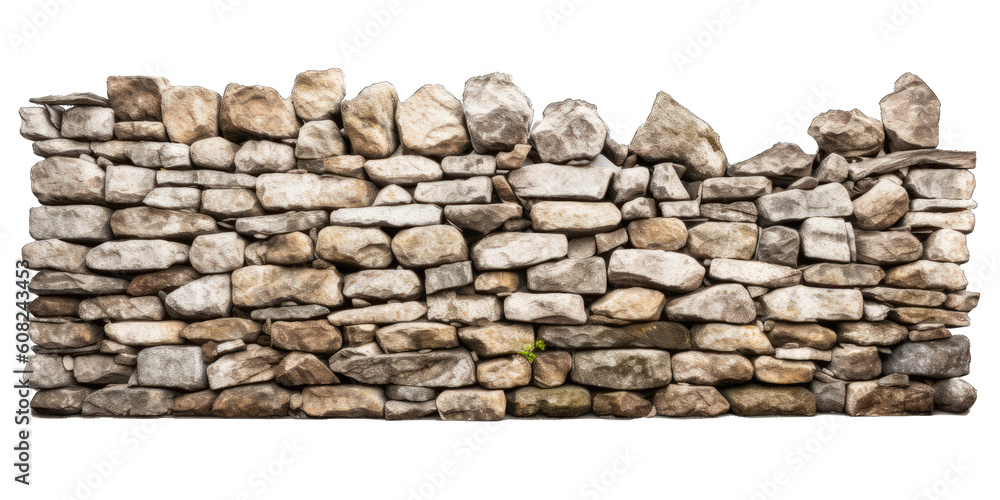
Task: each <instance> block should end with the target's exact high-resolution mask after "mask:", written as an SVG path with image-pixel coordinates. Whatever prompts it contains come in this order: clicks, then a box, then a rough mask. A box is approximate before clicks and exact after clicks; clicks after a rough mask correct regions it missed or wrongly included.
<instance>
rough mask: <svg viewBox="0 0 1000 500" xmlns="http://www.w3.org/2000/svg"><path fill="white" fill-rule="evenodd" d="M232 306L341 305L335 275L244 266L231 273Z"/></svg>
mask: <svg viewBox="0 0 1000 500" xmlns="http://www.w3.org/2000/svg"><path fill="white" fill-rule="evenodd" d="M232 283H233V305H234V306H236V307H266V306H275V305H279V304H281V303H282V302H286V301H295V302H298V303H302V304H318V305H322V306H327V307H336V306H339V305H340V304H341V303H343V301H344V297H343V295H342V294H341V290H340V288H341V278H340V276H339V275H338V274H337V273H336V271H331V270H320V269H304V268H294V267H280V266H270V265H267V266H247V267H242V268H240V269H237V270H236V271H233V274H232Z"/></svg>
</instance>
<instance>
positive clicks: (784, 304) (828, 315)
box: [760, 285, 864, 322]
mask: <svg viewBox="0 0 1000 500" xmlns="http://www.w3.org/2000/svg"><path fill="white" fill-rule="evenodd" d="M760 304H761V307H762V310H763V312H762V316H763V317H765V318H770V319H775V320H779V321H793V322H812V321H857V320H860V319H861V316H862V313H863V306H864V298H863V297H862V295H861V292H860V291H858V290H851V289H832V288H813V287H807V286H802V285H797V286H790V287H786V288H779V289H776V290H772V291H770V292H768V293H766V294H764V295H763V296H762V297H760Z"/></svg>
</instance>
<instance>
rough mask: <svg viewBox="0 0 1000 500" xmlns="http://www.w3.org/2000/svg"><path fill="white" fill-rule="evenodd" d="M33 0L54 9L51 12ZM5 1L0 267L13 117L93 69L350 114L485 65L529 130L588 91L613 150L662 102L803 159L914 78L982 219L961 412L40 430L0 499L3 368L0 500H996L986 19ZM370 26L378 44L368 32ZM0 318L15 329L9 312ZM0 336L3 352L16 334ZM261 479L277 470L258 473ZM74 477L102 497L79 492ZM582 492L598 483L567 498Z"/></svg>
mask: <svg viewBox="0 0 1000 500" xmlns="http://www.w3.org/2000/svg"><path fill="white" fill-rule="evenodd" d="M46 2H48V3H50V4H52V3H54V4H55V5H58V9H56V8H55V7H51V6H50V7H49V8H48V9H49V12H53V11H55V10H57V12H54V13H52V14H46V13H45V12H46V10H45V8H44V7H43V5H44V4H46ZM391 6H392V7H394V10H395V11H396V12H395V13H391V12H388V9H389V7H391ZM0 9H2V15H0V29H2V30H3V32H4V35H5V36H4V43H5V46H4V47H3V48H0V54H2V57H3V58H4V61H6V62H5V64H4V65H3V68H4V71H3V73H4V78H3V80H2V81H3V83H2V85H3V92H2V93H0V100H2V101H0V102H2V106H0V113H2V116H3V117H4V118H3V119H2V120H0V141H2V144H3V152H4V155H5V156H4V161H3V165H0V172H2V173H0V175H2V179H3V182H0V200H2V201H0V203H2V204H3V207H4V212H3V217H2V218H0V244H2V256H3V260H2V261H0V267H4V266H6V267H7V268H8V269H9V270H8V271H6V272H8V273H9V272H10V270H13V262H14V260H15V259H16V258H17V256H18V255H19V252H20V247H21V245H23V244H24V243H26V242H27V241H28V234H27V211H28V207H29V206H33V205H35V204H36V201H35V200H34V198H33V197H32V196H31V193H30V191H29V181H28V169H29V168H30V167H31V165H32V164H33V163H34V162H36V161H37V158H35V157H34V156H32V154H31V144H30V143H29V142H28V141H25V140H23V139H22V138H21V137H20V136H19V135H18V131H17V129H18V124H19V120H18V118H17V108H18V107H20V106H24V105H28V103H27V99H28V98H29V97H32V96H40V95H47V94H59V93H67V92H73V91H92V92H95V93H98V94H101V95H103V94H104V93H105V78H106V77H107V76H108V75H118V74H122V75H130V74H152V75H160V76H165V77H167V78H169V79H170V81H171V83H173V84H175V85H201V86H205V87H209V88H212V89H214V90H216V91H219V92H221V91H222V90H223V89H224V88H225V86H226V84H227V83H229V82H230V81H235V82H239V83H242V84H263V85H269V86H273V87H275V88H277V89H278V90H279V91H280V92H281V93H283V94H284V95H287V94H288V93H289V92H290V90H291V85H292V81H293V79H294V77H295V74H296V73H298V72H300V71H303V70H307V69H325V68H329V67H340V68H343V69H344V72H345V73H346V79H347V85H348V97H352V96H354V95H355V94H356V93H357V92H358V91H359V90H360V89H361V88H362V87H364V86H366V85H368V84H371V83H375V82H378V81H383V80H387V81H391V82H392V83H394V84H395V85H396V88H397V89H398V92H399V95H400V98H401V99H405V98H406V97H408V96H409V95H410V94H411V93H413V92H414V91H415V90H416V89H417V88H419V87H420V86H421V85H423V84H426V83H440V84H443V85H445V86H446V87H447V88H448V89H449V90H451V91H452V92H453V93H454V94H456V95H458V96H461V92H462V89H463V84H464V82H465V80H466V79H467V78H469V77H472V76H476V75H481V74H485V73H489V72H492V71H504V72H507V73H510V74H512V75H513V77H514V81H515V82H516V83H517V84H518V85H519V86H520V87H521V88H522V89H523V90H524V92H525V93H526V94H527V95H528V96H529V97H530V98H531V100H532V102H533V103H534V107H535V116H536V119H537V118H538V117H540V115H541V110H542V109H543V108H544V106H545V105H546V104H548V103H550V102H553V101H557V100H562V99H565V98H581V99H586V100H588V101H590V102H593V103H595V104H596V105H597V106H598V108H599V110H600V113H601V115H602V116H603V117H604V118H605V120H607V121H608V122H609V124H610V125H611V130H612V134H613V136H614V137H615V139H617V140H619V141H623V142H628V141H629V140H630V139H631V136H632V134H633V132H634V131H635V129H636V128H637V127H638V126H639V125H640V123H642V121H643V120H644V119H645V117H646V114H647V113H648V112H649V107H650V105H651V103H652V101H653V97H654V95H655V94H656V92H657V91H659V90H665V91H667V92H669V93H670V94H672V95H673V96H674V97H675V98H676V99H677V100H678V101H680V102H681V103H682V104H684V105H685V106H687V107H688V108H689V109H691V110H692V111H693V112H695V113H696V114H698V115H699V116H700V117H701V118H703V119H705V120H706V121H707V122H708V123H710V124H711V125H712V126H713V127H714V128H715V130H716V131H717V132H718V133H719V135H720V136H721V138H722V144H723V147H724V148H725V150H726V152H727V153H728V155H729V159H730V161H739V160H742V159H745V158H747V157H749V156H751V155H753V154H755V153H757V152H759V151H761V150H763V149H765V148H766V147H768V146H770V145H771V144H772V143H773V142H776V141H779V140H781V141H791V142H796V143H798V144H799V145H801V146H802V147H803V148H804V149H806V150H808V151H812V150H815V143H814V142H813V141H812V139H810V138H809V136H808V135H807V134H806V133H805V130H806V127H807V126H808V123H809V121H810V120H811V118H812V117H813V116H815V115H816V114H819V113H821V112H823V111H826V110H827V109H846V110H850V109H852V108H854V107H857V108H859V109H861V110H862V111H864V112H865V113H866V114H868V115H870V116H873V117H878V116H879V108H878V101H879V99H880V98H881V97H882V96H883V95H885V94H887V93H888V92H890V91H891V90H892V84H893V82H894V81H895V79H896V78H897V77H898V76H899V75H901V74H902V73H904V72H906V71H911V72H914V73H916V74H918V75H919V76H921V77H922V78H923V79H924V80H925V81H926V82H927V83H928V84H929V85H930V86H931V87H932V88H933V89H934V90H935V92H936V93H937V95H938V96H939V97H940V99H941V101H942V103H943V107H942V116H941V126H942V134H941V147H942V148H948V149H960V150H978V151H979V165H980V167H979V168H978V169H977V170H975V173H976V174H977V176H978V179H979V189H978V191H977V193H976V199H977V200H978V201H979V203H980V205H979V209H978V210H977V211H976V215H977V216H978V219H979V227H978V229H977V231H976V233H975V235H974V236H972V237H971V238H970V239H969V244H970V247H971V250H972V254H973V260H972V262H971V263H969V264H968V265H966V266H965V269H966V273H967V274H968V276H969V278H970V281H971V283H972V285H971V286H970V289H972V290H977V291H981V292H983V299H982V302H981V303H980V307H979V309H977V310H976V311H975V312H973V313H972V320H973V321H972V323H973V326H972V327H971V328H967V329H965V331H962V332H961V333H966V334H967V335H969V336H970V337H971V339H972V351H973V364H972V374H971V375H970V376H969V377H967V380H969V381H970V382H972V383H973V384H974V385H975V386H976V387H977V388H978V389H979V402H978V403H977V405H976V406H975V407H974V408H973V410H972V411H971V412H970V414H968V415H966V416H952V415H937V416H933V417H898V418H888V417H886V418H847V417H830V416H824V417H816V418H754V419H745V418H736V417H726V418H719V419H711V420H667V419H659V418H658V419H644V420H635V421H608V420H600V419H593V418H591V419H585V420H561V421H555V420H545V421H540V420H528V421H507V422H504V423H502V424H483V423H444V422H435V421H418V422H383V421H350V420H319V421H295V420H283V421H251V420H242V421H227V420H219V419H215V420H212V419H201V420H181V419H176V420H171V419H160V420H112V419H79V418H77V419H63V420H51V419H50V420H45V419H35V420H33V422H32V424H31V431H32V433H33V434H32V436H33V437H32V439H31V444H32V450H33V456H32V463H33V469H32V475H31V477H32V481H33V485H32V486H30V488H29V487H23V486H21V485H16V484H15V483H14V482H13V480H12V476H13V475H14V474H13V468H12V467H10V466H9V465H8V464H10V463H11V462H12V461H13V458H14V456H13V452H12V451H11V447H12V446H13V444H14V443H13V440H14V434H15V429H14V427H13V425H12V423H13V418H12V416H13V412H14V409H15V405H16V401H15V400H14V397H13V396H14V395H13V391H12V390H10V389H9V388H10V386H11V384H13V379H14V377H12V376H10V375H9V370H10V369H11V368H13V367H14V363H13V361H14V360H13V359H10V358H13V355H10V357H9V358H8V360H7V361H6V362H4V363H3V366H5V367H8V369H7V370H5V371H7V372H8V375H7V377H9V378H7V379H6V382H3V384H0V385H2V386H3V387H7V389H4V390H2V391H0V393H2V395H3V396H2V404H3V413H4V415H6V416H7V417H5V419H6V425H5V426H4V428H5V431H4V436H3V449H4V450H5V451H4V452H3V453H4V454H3V456H2V457H0V463H3V464H4V478H3V480H4V482H5V483H6V484H4V489H5V491H7V492H10V493H12V494H13V495H16V496H11V495H6V494H5V495H4V498H22V497H26V498H39V499H57V498H58V499H63V498H100V499H105V498H107V499H121V498H142V499H160V498H171V499H176V498H192V499H201V498H213V499H235V498H241V496H240V495H246V496H245V497H242V498H281V499H288V498H292V495H300V496H305V495H309V497H310V498H351V499H353V498H426V497H427V496H426V494H428V493H430V497H433V498H463V499H464V498H513V497H527V498H530V497H543V496H544V497H546V498H574V497H583V498H619V497H621V498H638V497H642V498H674V497H676V498H713V499H716V498H733V499H741V498H786V499H799V498H844V497H857V498H887V499H894V498H905V499H909V498H918V497H919V495H922V492H921V490H922V489H924V488H934V487H936V488H937V492H938V493H943V495H939V496H938V498H944V497H950V498H997V493H996V491H994V488H995V486H996V484H997V482H996V475H997V471H998V465H1000V463H998V459H997V451H996V450H997V448H998V442H997V431H996V427H997V415H998V411H1000V408H998V404H997V401H998V394H1000V385H998V384H997V375H998V373H997V372H998V370H997V363H996V362H995V360H994V359H991V358H990V356H992V355H993V353H995V352H996V351H997V349H998V348H1000V342H998V334H997V332H996V328H997V327H996V325H997V313H996V312H995V311H997V309H998V305H1000V304H998V297H1000V286H998V285H997V281H1000V279H998V278H997V276H998V275H1000V274H998V273H1000V258H998V252H1000V248H998V239H997V237H996V235H997V231H998V227H997V224H998V222H1000V213H998V211H997V210H998V209H997V200H998V198H1000V187H998V181H1000V179H998V175H997V168H998V166H997V165H996V163H997V161H996V160H997V152H998V149H997V138H998V135H1000V134H998V132H1000V130H998V127H997V123H996V117H997V111H998V106H997V105H998V99H997V96H998V91H1000V89H998V87H997V82H998V80H1000V78H998V77H1000V74H998V73H1000V62H998V56H997V52H996V49H997V47H998V46H1000V44H998V43H997V42H998V40H997V38H998V37H997V35H996V19H997V15H998V10H1000V9H998V7H997V3H996V2H972V1H948V2H945V1H943V0H922V1H921V2H918V1H917V0H896V1H871V0H864V1H861V0H850V1H846V0H841V1H838V2H823V3H822V4H820V3H819V2H804V1H801V0H785V1H779V0H768V1H764V0H756V1H754V0H750V1H735V0H710V1H701V2H684V3H681V2H651V1H650V2H630V1H622V0H617V1H614V2H603V1H601V2H599V1H597V0H590V1H586V0H576V2H575V3H574V2H573V1H572V0H563V1H562V2H560V1H559V0H541V1H537V0H536V1H513V0H506V1H502V2H501V1H498V2H490V3H486V2H482V3H478V2H477V3H474V2H471V1H468V0H466V1H459V0H455V1H447V2H433V1H431V0H398V1H397V2H389V1H387V0H375V1H359V0H355V1H351V2H332V1H330V2H319V1H316V2H305V1H292V0H283V1H280V2H265V1H263V0H242V1H241V0H229V1H227V0H219V1H213V0H200V1H178V0H174V1H170V2H138V1H125V0H123V1H87V2H83V1H74V0H59V1H55V0H45V1H37V0H32V1H12V0H7V1H5V2H3V4H2V7H0ZM373 13H374V14H373ZM377 19H381V22H382V23H383V24H384V26H383V27H379V28H378V29H374V27H373V26H374V25H370V24H371V23H373V22H378V21H377ZM26 23H27V25H26ZM366 25H370V26H368V29H369V30H370V32H371V33H376V34H375V35H374V36H371V37H369V40H364V39H363V38H359V36H358V30H359V29H360V30H364V29H365V28H366ZM17 37H23V38H22V39H20V40H18V39H17ZM345 48H346V49H347V50H346V51H345ZM685 57H686V58H688V60H687V61H684V60H682V59H679V58H685ZM13 281H14V280H13V277H12V276H10V275H8V281H7V283H6V285H2V286H3V287H6V288H7V289H8V292H9V294H8V295H0V296H6V297H8V298H7V299H6V300H8V302H7V305H6V306H5V308H6V310H7V311H8V316H13V312H14V311H13V307H14V306H13V304H12V302H13V292H14V290H13V288H14V283H13ZM6 321H7V322H8V323H7V325H8V326H7V329H6V330H7V331H8V332H12V331H13V329H12V326H13V325H12V323H13V318H10V317H9V318H8V319H7V320H6ZM5 338H7V339H8V340H7V341H6V342H8V344H6V345H4V346H3V351H6V352H8V353H10V350H12V347H13V346H12V344H13V334H12V333H8V335H7V337H5ZM9 349H10V350H9ZM10 354H12V353H10ZM466 442H470V443H472V445H469V444H465V443H466ZM473 446H474V447H475V449H473ZM286 447H290V449H292V451H289V452H285V453H282V450H283V449H285V448H286ZM622 457H624V458H622ZM111 459H115V460H114V463H112V461H111ZM283 462H284V463H283ZM268 468H270V469H271V470H272V471H273V472H276V474H274V475H273V476H271V475H268V477H267V478H266V479H265V478H263V476H261V474H260V471H261V470H265V471H266V470H267V469H268ZM99 474H103V476H101V475H99ZM88 478H89V480H90V481H91V482H92V484H98V483H99V486H97V487H96V488H95V489H92V490H87V489H84V488H81V486H80V485H81V484H83V483H82V482H81V481H85V480H87V479H88ZM776 478H777V480H776ZM432 480H433V481H432ZM592 480H597V481H598V482H601V481H603V482H604V483H610V486H608V487H607V488H606V491H599V490H597V489H585V488H584V485H586V484H588V483H589V482H590V481H592ZM435 482H436V483H437V484H438V485H437V486H434V483H435ZM779 483H780V484H779ZM602 488H603V486H602ZM416 491H422V492H423V493H424V495H425V496H419V495H418V496H416V497H414V496H413V494H414V492H416ZM931 494H932V495H933V493H931ZM925 498H931V497H925Z"/></svg>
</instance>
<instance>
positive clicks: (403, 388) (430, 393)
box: [385, 385, 437, 403]
mask: <svg viewBox="0 0 1000 500" xmlns="http://www.w3.org/2000/svg"><path fill="white" fill-rule="evenodd" d="M385 397H387V398H389V399H392V400H394V401H409V402H414V403H423V402H428V401H433V400H434V398H436V397H437V391H435V390H434V389H431V388H429V387H413V386H409V385H387V386H385Z"/></svg>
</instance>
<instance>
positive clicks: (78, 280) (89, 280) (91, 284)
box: [28, 271, 129, 295]
mask: <svg viewBox="0 0 1000 500" xmlns="http://www.w3.org/2000/svg"><path fill="white" fill-rule="evenodd" d="M128 285H129V282H128V281H127V280H123V279H118V278H108V277H106V276H94V275H92V274H74V273H66V272H62V271H42V272H40V273H38V274H36V275H35V277H34V278H32V279H31V283H30V284H29V285H28V290H29V291H30V292H31V293H34V294H36V295H62V294H70V295H95V294H109V293H123V292H125V289H126V287H128Z"/></svg>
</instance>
